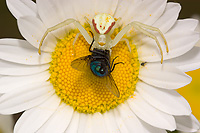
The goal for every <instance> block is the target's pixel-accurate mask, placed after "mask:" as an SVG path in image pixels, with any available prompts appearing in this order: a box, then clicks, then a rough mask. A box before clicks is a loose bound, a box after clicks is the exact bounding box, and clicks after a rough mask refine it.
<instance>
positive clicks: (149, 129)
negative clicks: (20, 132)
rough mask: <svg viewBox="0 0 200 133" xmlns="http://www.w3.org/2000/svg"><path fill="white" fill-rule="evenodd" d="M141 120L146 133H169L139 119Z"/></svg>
mask: <svg viewBox="0 0 200 133" xmlns="http://www.w3.org/2000/svg"><path fill="white" fill-rule="evenodd" d="M139 120H140V122H141V124H142V125H143V130H144V133H167V131H166V130H164V129H160V128H156V127H153V126H151V125H149V124H147V123H146V122H144V121H143V120H141V119H139Z"/></svg>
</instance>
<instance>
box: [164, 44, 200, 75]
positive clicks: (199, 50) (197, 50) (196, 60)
mask: <svg viewBox="0 0 200 133" xmlns="http://www.w3.org/2000/svg"><path fill="white" fill-rule="evenodd" d="M164 63H165V64H169V65H173V66H175V67H177V68H178V69H180V70H182V71H184V72H188V71H192V70H195V69H198V68H200V47H196V46H195V47H193V48H192V49H191V50H190V51H189V52H187V53H186V54H184V55H182V56H180V57H178V58H173V59H170V60H166V61H165V62H164Z"/></svg>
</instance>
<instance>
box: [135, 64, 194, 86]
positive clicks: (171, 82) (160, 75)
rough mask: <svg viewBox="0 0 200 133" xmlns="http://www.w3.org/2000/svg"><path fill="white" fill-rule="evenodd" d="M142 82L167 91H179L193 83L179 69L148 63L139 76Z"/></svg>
mask: <svg viewBox="0 0 200 133" xmlns="http://www.w3.org/2000/svg"><path fill="white" fill-rule="evenodd" d="M138 77H139V78H140V79H141V80H142V81H144V82H146V83H148V84H150V85H153V86H156V87H160V88H165V89H178V88H180V87H183V86H185V85H187V84H189V83H190V82H191V78H190V77H189V76H188V75H186V74H185V73H184V72H182V71H180V70H179V69H177V68H175V67H172V66H169V65H162V64H160V63H147V64H146V65H145V67H141V69H140V71H139V76H138Z"/></svg>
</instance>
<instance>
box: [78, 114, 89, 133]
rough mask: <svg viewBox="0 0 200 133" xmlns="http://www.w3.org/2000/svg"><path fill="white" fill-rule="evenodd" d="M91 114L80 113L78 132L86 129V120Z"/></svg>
mask: <svg viewBox="0 0 200 133" xmlns="http://www.w3.org/2000/svg"><path fill="white" fill-rule="evenodd" d="M89 115H90V114H84V113H80V117H79V123H78V133H82V132H84V131H85V130H86V121H87V119H88V117H89Z"/></svg>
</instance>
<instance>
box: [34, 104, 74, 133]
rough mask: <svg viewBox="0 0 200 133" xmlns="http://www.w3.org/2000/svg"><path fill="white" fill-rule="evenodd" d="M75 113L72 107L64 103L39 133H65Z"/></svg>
mask: <svg viewBox="0 0 200 133" xmlns="http://www.w3.org/2000/svg"><path fill="white" fill-rule="evenodd" d="M73 111H74V109H73V108H72V107H71V106H69V105H66V103H62V104H61V105H60V106H59V107H58V109H57V110H56V112H55V113H54V114H53V115H52V116H51V117H50V118H49V119H48V121H47V122H46V123H45V124H44V125H43V126H42V127H41V128H40V129H39V130H38V131H37V133H63V132H64V131H65V130H66V129H67V127H68V125H69V123H70V121H71V118H72V115H73Z"/></svg>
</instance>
